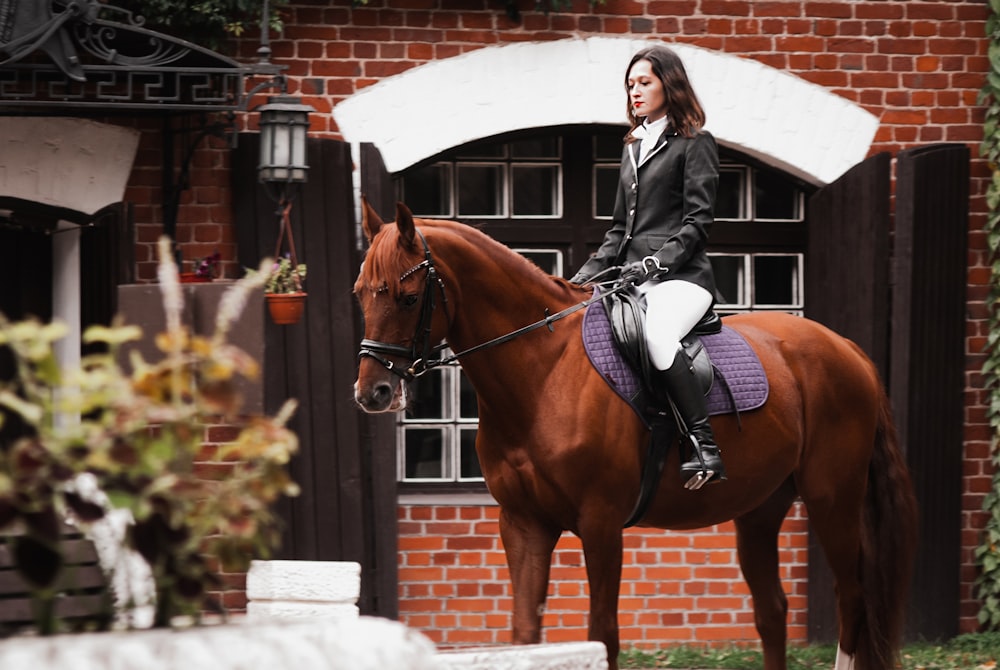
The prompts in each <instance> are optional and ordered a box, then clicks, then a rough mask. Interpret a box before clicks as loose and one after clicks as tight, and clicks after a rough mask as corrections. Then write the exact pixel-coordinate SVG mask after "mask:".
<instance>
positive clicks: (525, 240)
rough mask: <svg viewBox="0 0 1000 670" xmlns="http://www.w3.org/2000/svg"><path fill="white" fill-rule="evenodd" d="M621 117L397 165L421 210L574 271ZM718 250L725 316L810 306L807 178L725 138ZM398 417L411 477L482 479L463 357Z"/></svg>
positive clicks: (419, 388)
mask: <svg viewBox="0 0 1000 670" xmlns="http://www.w3.org/2000/svg"><path fill="white" fill-rule="evenodd" d="M625 130H626V129H625V128H624V127H616V126H598V127H595V126H580V127H572V128H565V129H559V130H558V131H556V132H553V131H552V129H548V130H546V131H525V132H521V133H517V134H515V135H509V136H504V137H494V138H490V139H488V140H483V141H479V142H475V143H472V144H469V145H466V146H463V147H458V148H455V149H454V150H452V151H449V152H446V153H445V154H442V155H440V156H437V157H435V158H434V159H432V160H430V161H427V162H425V163H423V164H421V165H417V166H414V167H412V168H410V169H408V170H406V171H404V172H402V173H399V174H397V175H396V178H397V180H396V183H397V190H398V192H397V195H398V198H399V199H400V200H401V201H403V202H405V203H406V204H407V206H408V207H410V209H411V210H412V211H413V213H414V214H415V215H416V216H420V217H424V218H447V219H454V220H458V221H462V222H464V223H469V224H474V225H476V226H477V227H478V228H480V229H481V230H483V231H484V232H485V233H487V234H488V235H491V236H492V237H494V238H496V239H497V240H499V241H500V242H503V243H504V244H506V245H507V246H509V247H511V248H512V249H515V250H516V251H518V252H520V253H522V254H525V255H526V256H528V257H529V258H531V259H532V260H533V261H534V262H535V263H537V264H538V265H539V266H540V267H542V268H543V269H545V270H546V271H547V272H549V273H551V274H556V275H561V276H566V277H568V276H571V275H572V274H573V273H575V272H576V270H577V269H578V268H579V267H580V266H581V265H582V264H583V263H584V261H585V260H586V259H587V257H588V256H589V255H590V254H591V253H593V252H594V251H595V250H596V249H597V248H598V247H599V246H600V244H601V241H602V239H603V237H604V233H605V231H606V230H607V228H608V227H609V226H610V223H611V216H612V210H613V208H614V199H615V190H616V188H617V182H618V169H619V163H620V160H621V152H622V138H623V136H624V133H625ZM720 160H721V170H720V180H719V182H720V183H719V193H718V198H717V202H716V213H715V215H716V221H715V223H714V225H713V227H712V230H711V232H710V240H709V256H710V258H711V260H712V265H713V267H714V269H715V275H716V283H717V285H718V292H719V295H718V296H717V304H716V310H717V311H718V312H719V313H721V314H734V313H738V312H748V311H761V310H780V311H786V312H792V313H795V314H801V313H802V311H803V309H804V300H805V296H804V292H803V282H804V277H805V274H804V266H803V265H804V262H805V258H804V254H805V249H806V239H807V238H806V222H805V198H806V194H807V191H808V190H809V189H810V188H811V187H809V186H808V185H805V184H802V183H800V182H797V181H795V180H793V179H791V178H789V177H788V176H786V175H783V174H782V173H780V172H777V171H775V170H772V169H770V168H767V167H766V166H764V165H762V164H760V163H759V162H756V161H753V160H752V159H750V158H748V157H746V156H743V155H740V154H738V153H737V152H734V151H731V150H728V149H725V148H720ZM412 386H413V388H411V390H412V391H413V398H414V400H413V402H412V403H411V407H410V408H409V410H408V411H406V412H405V413H402V414H400V417H399V422H398V424H397V429H398V439H397V445H398V446H397V451H398V473H399V480H400V481H401V482H403V483H404V485H406V486H421V485H428V484H430V485H441V484H448V485H449V487H454V486H456V485H459V484H461V483H462V482H480V481H482V476H481V473H480V471H479V464H478V461H477V459H476V453H475V446H474V445H475V434H476V428H477V425H478V421H477V416H476V400H475V393H474V391H473V390H472V388H471V386H470V385H469V384H468V382H467V381H466V380H465V377H464V375H462V374H461V369H460V368H459V367H458V366H457V365H454V366H447V367H442V368H438V369H437V370H435V371H434V372H433V373H431V374H428V375H426V376H424V377H422V378H421V379H420V380H419V381H418V382H417V383H415V384H414V385H412Z"/></svg>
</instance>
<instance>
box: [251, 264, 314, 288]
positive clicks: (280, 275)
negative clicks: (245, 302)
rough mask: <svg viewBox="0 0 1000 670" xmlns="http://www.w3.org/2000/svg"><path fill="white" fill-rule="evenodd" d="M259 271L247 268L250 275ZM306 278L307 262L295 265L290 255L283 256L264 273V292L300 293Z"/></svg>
mask: <svg viewBox="0 0 1000 670" xmlns="http://www.w3.org/2000/svg"><path fill="white" fill-rule="evenodd" d="M262 267H263V266H262ZM257 273H258V270H247V276H248V277H253V276H255V275H256V274H257ZM305 279H306V264H305V263H299V264H297V265H293V264H292V261H291V259H290V258H289V257H288V256H282V257H281V258H279V259H278V260H276V261H274V262H273V263H272V264H271V265H270V268H269V269H268V270H267V272H265V274H264V293H300V292H301V291H302V290H303V287H302V282H304V281H305Z"/></svg>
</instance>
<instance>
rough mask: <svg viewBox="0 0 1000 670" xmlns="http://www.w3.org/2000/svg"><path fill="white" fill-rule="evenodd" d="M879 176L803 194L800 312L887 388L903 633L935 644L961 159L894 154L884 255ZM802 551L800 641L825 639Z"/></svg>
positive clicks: (954, 367) (828, 592)
mask: <svg viewBox="0 0 1000 670" xmlns="http://www.w3.org/2000/svg"><path fill="white" fill-rule="evenodd" d="M889 169H890V161H889V157H888V155H887V154H879V155H877V156H874V157H872V158H869V159H868V160H866V161H865V162H863V163H860V164H859V165H857V166H855V167H854V168H853V169H852V170H851V171H849V172H848V173H847V174H845V175H844V176H843V177H841V178H840V179H838V180H837V181H836V182H834V183H832V184H830V185H828V186H826V187H825V188H823V189H820V190H819V191H818V192H817V193H816V194H814V195H813V197H812V198H811V199H810V201H809V213H808V222H809V251H808V258H807V261H806V267H807V270H806V292H807V300H806V305H807V310H806V311H807V316H809V317H810V318H813V319H815V320H817V321H820V322H822V323H825V324H826V325H828V326H830V327H832V328H833V329H834V330H836V331H837V332H839V333H841V334H842V335H845V336H846V337H849V338H850V339H852V340H854V341H855V342H857V343H858V344H859V345H860V346H861V348H862V349H864V350H865V352H867V353H868V355H869V356H871V357H872V359H873V360H874V361H875V363H876V365H877V366H878V369H879V372H880V374H881V375H882V379H883V380H884V382H885V384H886V387H887V389H888V391H889V395H890V397H891V399H892V406H893V412H894V414H895V418H896V424H897V427H898V430H899V436H900V444H901V445H902V446H903V448H904V449H905V451H906V456H907V462H908V464H909V466H910V470H911V472H912V474H913V477H914V487H915V490H916V494H917V500H918V503H919V509H920V526H919V533H920V548H919V550H918V551H917V563H916V575H915V579H914V585H915V587H914V588H913V591H912V596H911V598H910V611H909V613H908V620H907V628H906V636H907V638H908V639H912V640H917V639H945V638H949V637H952V636H954V635H955V634H956V633H957V629H958V602H959V592H958V586H959V551H960V547H961V538H960V521H961V519H960V502H961V500H960V496H961V484H962V468H961V459H962V446H963V435H962V413H963V410H964V390H965V383H964V373H965V359H964V345H965V323H966V318H965V289H966V263H967V258H966V247H967V242H966V238H967V233H968V198H969V152H968V149H967V148H966V147H965V146H963V145H934V146H928V147H921V148H918V149H913V150H909V151H903V152H901V153H900V154H899V156H898V159H897V169H896V173H897V174H896V215H895V222H894V228H893V230H894V236H893V245H892V253H891V254H890V253H889V244H888V241H889V229H890V223H889V204H890V201H889ZM890 523H891V520H890ZM809 549H810V551H809V623H808V626H809V638H810V640H813V641H824V642H825V641H834V640H835V639H836V635H837V623H836V602H835V600H834V598H833V590H832V577H831V576H830V572H829V568H828V567H827V565H826V560H825V558H824V557H823V556H822V553H821V552H820V551H819V547H818V546H817V545H816V543H815V541H814V540H812V539H811V540H810V547H809Z"/></svg>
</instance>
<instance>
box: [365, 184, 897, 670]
mask: <svg viewBox="0 0 1000 670" xmlns="http://www.w3.org/2000/svg"><path fill="white" fill-rule="evenodd" d="M363 219H364V221H363V228H364V231H365V234H366V236H367V238H368V242H369V244H370V249H369V251H368V255H367V258H366V259H365V262H364V265H363V267H362V269H361V274H360V276H359V277H358V280H357V283H356V284H355V286H354V291H355V294H356V296H357V298H358V300H359V301H360V303H361V308H362V310H363V312H364V317H365V340H364V342H363V343H362V347H363V350H362V356H361V361H360V366H359V373H358V380H357V383H356V385H355V399H356V401H357V403H358V404H359V405H360V406H361V407H362V408H363V409H364V410H366V411H369V412H386V411H397V410H399V409H401V408H402V406H403V405H404V403H405V395H406V394H405V383H404V380H405V379H409V378H410V377H411V376H412V375H413V374H419V373H420V371H421V370H422V369H424V365H425V363H424V362H423V361H421V360H420V359H424V361H425V360H426V356H427V352H429V351H430V350H431V348H432V346H433V345H434V344H436V343H438V342H440V341H441V340H446V341H447V343H448V344H449V346H450V347H451V349H452V350H453V351H456V352H463V351H465V350H468V349H470V348H471V349H473V351H471V352H469V353H468V354H467V355H464V356H462V357H461V358H460V361H461V364H462V368H463V369H464V371H465V373H466V375H467V376H468V378H469V380H470V381H471V383H472V384H473V386H474V388H475V390H476V393H477V394H478V398H479V434H478V438H477V441H476V450H477V452H478V455H479V461H480V464H481V466H482V471H483V476H484V477H485V479H486V484H487V486H488V487H489V490H490V493H491V494H492V495H493V496H494V497H495V498H496V500H497V501H498V502H499V504H500V533H501V537H502V540H503V545H504V550H505V551H506V555H507V563H508V566H509V568H510V575H511V580H512V582H513V593H514V603H513V610H514V611H513V640H514V642H515V643H536V642H538V641H539V640H540V638H541V620H542V608H543V606H544V603H545V597H546V591H547V585H548V578H549V567H550V563H551V555H552V551H553V549H554V547H555V545H556V542H557V540H558V539H559V536H560V534H561V533H562V532H563V531H571V532H573V533H575V534H576V535H578V536H579V537H580V539H581V541H582V544H583V552H584V557H585V560H586V566H587V578H588V582H589V585H590V620H589V637H590V639H592V640H598V641H601V642H603V643H604V644H605V645H606V646H607V651H608V662H609V665H610V667H612V668H617V655H618V651H619V639H618V620H617V611H618V593H619V582H620V579H621V571H622V527H623V524H624V523H625V521H626V520H627V519H628V517H629V514H630V512H631V511H632V509H633V505H634V504H635V502H636V498H637V496H638V494H639V488H640V473H641V471H642V465H643V459H644V454H645V451H646V449H645V445H646V443H647V440H648V435H649V434H648V431H647V430H646V428H645V427H644V424H643V422H642V421H640V420H639V419H638V417H637V416H636V414H635V413H634V412H633V410H632V409H631V408H630V407H628V405H627V404H626V403H625V402H624V401H622V400H620V399H619V397H618V396H617V395H616V394H615V393H614V392H613V391H612V389H611V388H610V387H609V386H608V384H607V383H606V382H605V381H604V379H603V378H602V377H601V376H600V375H599V374H598V373H597V372H596V371H595V370H594V368H593V366H592V365H591V364H590V363H589V362H588V360H587V356H586V353H585V351H584V345H583V343H582V341H581V336H580V325H581V319H582V314H583V312H582V311H579V312H576V313H574V314H572V315H570V316H567V317H566V318H565V319H563V320H561V321H559V322H558V323H547V324H545V325H548V326H550V328H537V329H534V330H530V331H529V332H524V333H522V334H519V335H518V336H517V337H514V338H511V339H506V338H504V339H503V340H502V341H501V342H499V343H498V342H494V341H493V340H496V339H497V338H502V336H504V335H505V334H509V333H512V332H516V331H518V330H520V329H522V328H523V327H524V326H525V325H526V324H528V323H529V322H533V321H535V320H536V319H544V318H545V315H547V314H555V313H557V312H559V311H560V310H563V309H566V308H568V307H571V306H573V305H575V304H579V303H580V302H581V301H583V300H585V299H586V298H588V297H589V290H585V289H582V288H579V287H577V286H574V285H572V284H570V283H569V282H567V281H565V280H563V279H561V278H557V277H552V276H549V275H547V274H545V273H543V272H542V271H541V270H540V269H539V268H538V267H536V266H535V265H533V264H531V263H530V262H529V261H527V260H526V259H524V258H523V257H522V256H520V255H519V254H517V253H515V252H514V251H512V250H510V249H508V248H507V247H504V246H503V245H501V244H499V243H497V242H496V241H494V240H492V239H491V238H489V237H488V236H486V235H484V234H482V233H481V232H479V231H477V230H475V229H474V228H472V227H470V226H466V225H463V224H460V223H455V222H451V221H435V220H422V219H417V220H414V218H413V216H412V214H411V213H410V212H409V210H407V209H406V207H405V206H403V205H399V206H398V208H397V220H396V222H395V225H392V224H385V223H383V222H382V221H381V220H380V219H379V218H378V216H377V215H376V214H375V212H374V211H373V210H372V209H371V208H370V207H369V206H368V205H367V203H365V206H364V217H363ZM725 322H726V323H727V324H728V325H729V326H731V327H732V328H734V329H736V330H737V331H739V332H740V333H741V334H742V335H743V336H744V337H745V338H746V339H747V341H748V342H749V343H750V344H751V346H752V348H753V349H754V350H755V351H756V353H757V355H758V356H759V357H760V360H761V362H762V364H763V366H764V369H765V371H766V372H767V376H768V379H769V384H770V395H769V397H768V400H767V402H766V403H765V404H764V406H763V407H761V408H760V409H756V410H753V411H750V412H746V413H744V414H742V415H741V421H742V427H739V426H738V425H737V420H736V418H735V417H732V416H720V417H714V418H713V419H712V428H713V429H714V431H715V435H716V437H717V439H718V442H719V444H720V445H722V447H723V449H724V452H725V461H726V470H727V472H728V475H729V479H728V480H727V481H724V482H721V483H718V484H715V485H712V486H709V487H706V488H704V489H702V490H700V491H688V490H685V488H684V486H683V485H682V483H681V480H680V475H679V472H678V469H679V457H678V455H677V452H676V450H672V453H671V454H670V456H669V458H668V460H667V463H666V467H665V468H664V474H663V477H662V480H661V482H660V485H659V489H658V493H657V495H656V497H655V498H654V499H653V501H652V503H651V505H650V506H649V508H648V511H647V512H646V514H645V516H644V517H643V519H642V520H641V521H640V523H639V525H641V526H650V527H657V528H667V529H692V528H700V527H703V526H710V525H712V524H717V523H720V522H723V521H726V520H728V519H733V520H734V522H735V526H736V532H737V545H738V552H739V559H740V565H741V567H742V570H743V575H744V578H745V579H746V581H747V584H748V586H749V588H750V591H751V593H752V595H753V606H754V614H755V622H756V626H757V631H758V633H759V634H760V637H761V641H762V646H763V652H764V665H765V668H766V670H784V669H785V667H786V660H785V645H786V613H787V609H788V606H787V600H786V597H785V594H784V592H783V590H782V587H781V583H780V579H779V571H778V532H779V529H780V527H781V524H782V521H783V519H784V518H785V515H786V513H787V512H788V510H789V508H790V506H791V505H792V503H793V501H794V500H795V498H796V496H799V497H801V499H802V501H803V502H804V504H805V506H806V508H807V510H808V514H809V520H810V522H811V524H812V528H813V529H814V530H815V533H816V535H817V537H818V539H819V541H820V543H821V544H822V547H823V550H824V551H825V553H826V556H827V558H828V560H829V564H830V566H831V568H832V570H833V575H834V578H835V580H836V587H837V601H838V614H839V624H840V635H839V651H838V658H837V670H846V669H847V668H855V669H856V670H888V669H889V668H891V667H893V660H894V658H895V657H896V654H897V651H898V646H899V643H900V637H901V628H902V619H903V611H904V606H905V599H906V592H907V586H908V583H909V580H910V576H911V564H912V558H913V555H914V550H915V545H916V530H915V528H916V503H915V500H914V497H913V493H912V488H911V484H910V479H909V474H908V472H907V469H906V465H905V462H904V460H903V458H902V456H901V454H900V451H899V449H898V447H897V445H896V435H895V429H894V427H893V424H892V419H891V416H890V411H889V406H888V400H887V398H886V395H885V393H884V391H883V389H882V386H881V383H880V381H879V378H878V374H877V372H876V370H875V368H874V366H873V365H872V363H871V362H870V361H869V359H868V358H867V357H866V356H865V355H864V354H863V353H862V352H861V351H860V349H859V348H858V347H857V346H855V345H854V344H853V343H851V342H850V341H848V340H846V339H844V338H843V337H840V336H839V335H837V334H835V333H833V332H831V331H830V330H828V329H826V328H824V327H823V326H821V325H819V324H817V323H814V322H812V321H809V320H807V319H803V318H801V317H796V316H791V315H784V314H774V313H768V314H760V313H757V314H745V315H739V316H732V317H728V318H727V319H726V320H725ZM483 343H489V346H484V347H479V346H478V345H482V344H483Z"/></svg>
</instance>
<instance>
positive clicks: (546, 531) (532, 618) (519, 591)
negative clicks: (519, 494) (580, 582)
mask: <svg viewBox="0 0 1000 670" xmlns="http://www.w3.org/2000/svg"><path fill="white" fill-rule="evenodd" d="M560 534H561V532H560V531H559V530H556V529H553V528H550V527H548V526H545V525H544V524H542V523H541V522H539V521H538V520H537V519H532V518H529V517H526V516H513V515H511V514H509V513H508V512H506V511H504V510H503V509H501V510H500V537H501V538H502V539H503V546H504V552H505V553H506V554H507V567H508V569H509V570H510V579H511V584H512V585H513V591H514V612H513V618H512V622H511V628H512V641H513V642H514V644H537V643H538V642H541V639H542V614H543V610H544V606H545V597H546V595H547V592H548V586H549V568H550V566H551V565H552V552H553V550H554V549H555V546H556V542H558V541H559V535H560Z"/></svg>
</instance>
